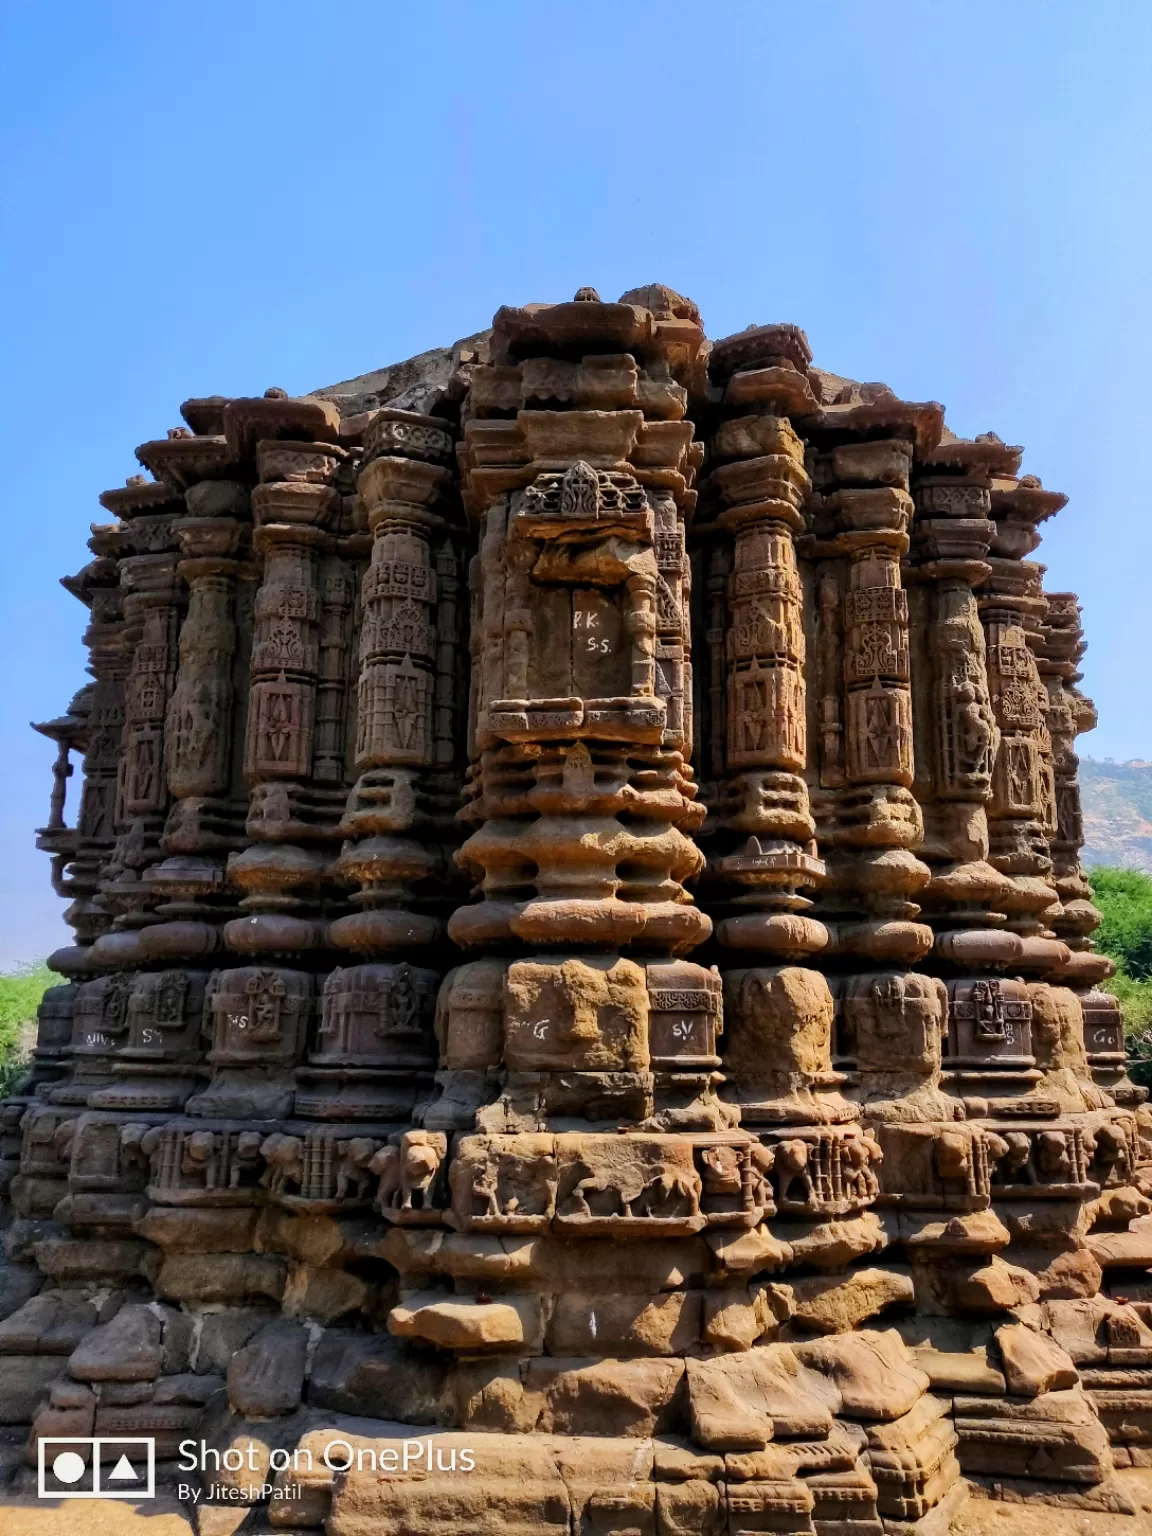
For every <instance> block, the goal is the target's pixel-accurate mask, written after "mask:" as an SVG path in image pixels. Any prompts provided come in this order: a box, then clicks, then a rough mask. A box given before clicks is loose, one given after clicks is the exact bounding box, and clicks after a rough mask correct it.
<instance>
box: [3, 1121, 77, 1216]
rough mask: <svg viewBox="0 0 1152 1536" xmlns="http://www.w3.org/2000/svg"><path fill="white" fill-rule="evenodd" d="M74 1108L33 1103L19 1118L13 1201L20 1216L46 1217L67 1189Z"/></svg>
mask: <svg viewBox="0 0 1152 1536" xmlns="http://www.w3.org/2000/svg"><path fill="white" fill-rule="evenodd" d="M75 1119H76V1111H75V1109H74V1108H69V1107H65V1106H63V1105H55V1104H50V1105H42V1104H33V1105H31V1106H30V1107H29V1108H28V1110H27V1111H26V1112H25V1114H24V1117H23V1120H22V1121H21V1133H22V1134H21V1145H20V1172H19V1173H18V1174H16V1176H15V1177H14V1178H13V1180H12V1204H13V1206H14V1208H15V1209H16V1211H17V1212H18V1213H19V1214H20V1215H21V1216H29V1217H41V1218H46V1217H49V1216H51V1215H52V1212H53V1211H54V1210H55V1208H56V1204H57V1202H58V1201H59V1200H61V1199H63V1197H64V1195H66V1194H67V1192H68V1185H67V1178H68V1169H69V1167H70V1163H71V1156H72V1149H71V1142H72V1125H73V1123H74V1121H75Z"/></svg>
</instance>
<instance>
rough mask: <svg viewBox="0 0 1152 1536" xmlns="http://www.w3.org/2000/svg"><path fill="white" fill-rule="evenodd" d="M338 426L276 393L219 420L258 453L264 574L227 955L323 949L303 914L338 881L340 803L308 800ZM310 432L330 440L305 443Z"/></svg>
mask: <svg viewBox="0 0 1152 1536" xmlns="http://www.w3.org/2000/svg"><path fill="white" fill-rule="evenodd" d="M337 421H338V418H337V417H336V413H335V411H334V409H333V408H332V407H331V406H328V405H327V404H326V403H322V402H319V401H304V400H289V399H287V398H286V397H282V396H280V395H278V394H271V395H269V396H266V397H265V398H264V399H263V400H233V401H232V402H230V404H229V405H228V406H227V408H226V409H225V412H224V424H225V431H226V433H227V434H228V435H229V436H230V438H233V439H235V441H236V444H237V452H238V454H239V452H240V451H242V449H243V446H245V445H251V444H254V445H255V451H256V457H257V467H258V471H259V474H260V483H259V484H258V485H257V487H256V489H255V490H254V491H253V492H252V517H253V522H254V524H255V533H254V535H253V548H254V550H255V552H256V554H257V556H258V557H260V558H261V559H262V561H263V567H262V577H261V584H260V587H259V590H258V591H257V594H256V607H255V629H254V633H253V642H252V659H251V685H250V690H249V695H248V701H247V706H248V707H247V727H246V731H245V738H244V778H245V781H246V782H247V784H248V786H249V790H250V804H249V813H248V823H247V831H248V835H249V837H251V838H253V839H254V841H253V842H252V843H251V844H250V845H249V847H248V848H246V849H245V850H244V852H242V853H235V854H232V855H231V856H230V857H229V860H228V877H229V879H230V880H231V881H232V883H233V884H235V885H236V886H238V887H240V888H241V889H242V890H244V891H245V893H246V894H245V896H244V898H243V900H242V901H241V903H240V908H241V911H243V912H244V913H245V914H247V915H246V916H244V917H238V918H235V919H233V920H232V921H231V922H230V923H228V924H226V925H225V928H224V941H225V943H226V944H227V946H228V947H229V948H230V949H233V950H237V951H239V952H241V953H245V954H254V955H260V954H268V953H291V952H295V951H306V950H310V949H313V948H316V947H318V946H321V945H322V944H323V942H324V939H325V927H324V925H323V924H322V923H318V922H317V921H316V920H315V919H314V918H312V917H309V916H306V915H304V914H305V913H307V912H308V911H309V903H310V901H311V902H312V903H313V904H314V903H315V901H316V899H317V897H318V896H320V894H321V892H322V891H323V889H324V887H325V885H326V884H327V883H328V882H329V880H330V878H331V874H330V863H331V852H330V845H331V842H332V840H333V838H334V834H335V826H334V825H333V823H332V821H331V820H330V819H329V818H330V817H331V816H332V815H333V812H334V810H335V803H332V804H329V802H330V801H331V802H335V801H336V799H337V797H338V796H339V794H340V792H339V791H334V792H332V793H331V794H326V793H325V792H324V791H317V790H314V789H313V756H314V752H315V748H316V710H317V693H318V685H319V677H320V631H321V593H320V567H321V561H322V559H323V557H324V555H325V554H326V553H327V552H328V551H329V549H330V548H331V534H330V531H329V530H330V528H331V526H332V524H333V522H334V519H335V518H336V516H337V514H338V511H339V506H340V500H339V496H338V494H337V492H336V491H335V490H334V489H333V486H332V481H333V479H334V478H335V476H336V473H337V470H338V467H339V465H340V464H341V462H342V460H343V458H344V456H345V450H344V449H343V448H341V447H339V446H338V445H337V444H336V443H335V442H334V441H333V440H334V438H335V437H336V435H337V430H338V427H337ZM308 430H318V431H319V432H322V433H323V437H322V438H320V439H319V440H316V441H308V440H306V438H305V432H307V431H308ZM326 844H327V845H329V846H328V847H326V846H325V845H326Z"/></svg>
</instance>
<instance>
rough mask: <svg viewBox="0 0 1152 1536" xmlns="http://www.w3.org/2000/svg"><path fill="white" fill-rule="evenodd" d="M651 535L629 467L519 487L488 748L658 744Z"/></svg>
mask: <svg viewBox="0 0 1152 1536" xmlns="http://www.w3.org/2000/svg"><path fill="white" fill-rule="evenodd" d="M529 414H536V413H529ZM544 414H551V413H544ZM626 414H630V413H626ZM654 539H655V527H654V521H653V514H652V509H651V508H650V506H649V505H648V501H647V498H646V496H645V493H644V491H643V489H642V487H641V486H640V485H639V484H638V483H637V481H636V480H635V479H634V478H633V477H632V476H631V475H628V474H623V473H619V472H616V471H606V470H597V469H594V468H593V467H592V466H591V465H589V464H586V463H584V462H582V461H579V462H577V463H575V464H573V465H572V466H571V467H570V468H569V469H568V470H566V471H565V472H563V473H560V472H553V471H549V472H547V473H544V474H542V475H539V476H538V477H537V479H536V481H535V482H534V483H533V484H532V485H531V486H529V487H528V488H527V490H525V491H517V492H514V493H513V495H512V498H511V509H510V517H509V526H508V538H507V545H506V553H505V561H506V567H507V571H506V578H505V605H504V613H505V642H504V652H503V676H502V679H501V681H502V683H503V696H502V697H499V698H494V699H493V700H492V702H491V704H490V705H489V707H488V712H487V721H486V722H484V723H483V724H482V728H481V732H480V735H479V737H478V740H479V744H480V745H481V746H488V745H492V744H493V743H494V741H495V739H497V738H499V739H502V740H505V741H518V740H531V741H540V740H543V739H547V738H549V737H552V738H559V737H568V738H571V737H580V736H592V737H595V738H597V739H598V740H601V741H603V740H616V741H648V742H654V743H658V742H659V741H660V740H661V737H662V734H663V730H664V726H665V716H666V712H667V706H666V703H665V701H664V700H663V699H662V698H660V697H659V696H658V695H657V692H656V594H657V589H658V584H659V569H658V567H657V563H656V555H655V552H654V548H653V544H654Z"/></svg>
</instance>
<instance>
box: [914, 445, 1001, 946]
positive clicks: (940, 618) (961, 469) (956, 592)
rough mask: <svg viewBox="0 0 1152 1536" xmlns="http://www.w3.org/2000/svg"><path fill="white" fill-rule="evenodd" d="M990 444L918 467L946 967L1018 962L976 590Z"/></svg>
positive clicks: (948, 452)
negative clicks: (993, 810) (996, 857)
mask: <svg viewBox="0 0 1152 1536" xmlns="http://www.w3.org/2000/svg"><path fill="white" fill-rule="evenodd" d="M987 457H988V455H987V445H986V444H984V443H979V442H977V443H968V442H963V441H948V442H946V443H943V444H941V445H940V446H939V447H938V448H937V449H936V450H935V452H934V453H933V454H932V455H930V456H928V458H927V459H926V461H923V462H922V463H921V464H920V465H918V473H917V476H916V505H917V516H916V522H915V527H914V537H913V566H912V570H911V572H910V579H911V581H912V583H913V584H912V586H911V589H910V597H911V604H912V637H913V652H914V655H915V656H916V657H917V658H923V662H922V664H919V665H917V666H915V667H914V668H913V695H914V706H915V707H914V712H913V713H914V727H915V741H916V783H915V790H916V796H917V800H918V801H919V803H920V806H921V809H922V811H923V814H924V843H923V845H922V847H921V848H920V850H919V851H920V856H921V857H922V858H923V859H924V860H925V862H926V863H927V864H928V865H929V866H930V867H931V869H932V880H931V882H930V883H929V884H928V885H927V886H926V887H925V889H924V891H923V893H922V896H921V901H922V906H923V911H924V915H925V917H926V918H927V919H928V920H929V921H931V923H932V926H933V928H934V929H935V931H936V943H935V954H936V956H937V957H938V958H939V959H940V960H942V961H944V962H945V963H948V962H951V963H953V964H957V965H960V966H964V965H965V964H967V965H969V966H972V965H975V966H977V967H981V966H987V965H991V966H993V967H998V966H1002V965H1005V964H1009V963H1011V961H1013V960H1014V959H1016V958H1017V957H1018V956H1019V954H1020V952H1021V946H1020V941H1019V939H1018V938H1017V936H1016V935H1015V934H1012V933H1009V932H1008V931H1007V930H1006V929H1005V928H1004V926H1003V925H1004V923H1005V921H1006V914H1005V913H1003V912H1002V911H999V912H998V911H997V910H996V902H997V897H998V896H1002V895H1003V894H1004V893H1005V892H1006V891H1007V889H1008V886H1009V882H1008V880H1007V878H1006V877H1005V876H1004V875H1002V874H1000V872H999V871H998V870H995V869H993V867H992V866H991V865H990V864H989V863H988V818H987V810H986V807H987V802H988V800H989V798H990V795H991V784H992V765H993V762H994V761H995V757H996V752H997V749H998V745H999V730H998V727H997V725H996V721H995V717H994V716H993V713H992V708H991V704H990V701H989V692H988V668H987V657H986V648H985V644H984V632H983V629H982V628H981V625H980V619H979V613H978V609H977V604H976V597H975V594H974V591H973V588H974V587H975V586H978V585H980V584H981V583H983V582H984V581H985V580H986V579H987V577H988V575H989V571H990V567H989V566H988V563H987V554H988V548H989V545H990V543H991V541H992V538H993V536H994V534H995V532H996V528H995V524H994V523H993V522H992V521H991V519H990V516H989V513H990V510H991V497H990V491H989V484H988V478H989V477H988V468H987Z"/></svg>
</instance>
